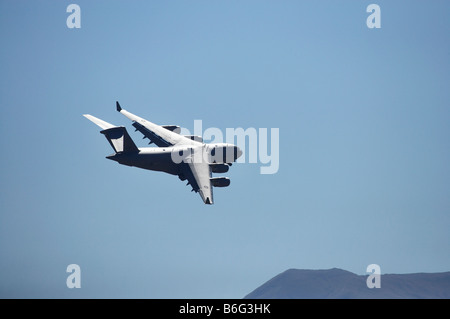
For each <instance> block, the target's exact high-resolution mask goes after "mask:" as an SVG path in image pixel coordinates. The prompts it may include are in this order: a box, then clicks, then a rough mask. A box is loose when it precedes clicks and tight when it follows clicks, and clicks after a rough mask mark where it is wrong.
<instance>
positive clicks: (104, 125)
mask: <svg viewBox="0 0 450 319" xmlns="http://www.w3.org/2000/svg"><path fill="white" fill-rule="evenodd" d="M83 116H84V117H85V118H87V119H88V120H89V121H91V122H93V123H95V124H97V125H98V126H100V127H101V128H102V129H104V130H106V129H109V128H113V127H116V126H115V125H112V124H110V123H108V122H105V121H103V120H100V119H99V118H96V117H95V116H92V115H90V114H83Z"/></svg>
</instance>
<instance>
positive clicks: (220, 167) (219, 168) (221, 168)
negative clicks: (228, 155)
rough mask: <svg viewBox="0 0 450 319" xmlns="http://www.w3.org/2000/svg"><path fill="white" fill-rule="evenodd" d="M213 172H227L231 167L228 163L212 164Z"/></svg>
mask: <svg viewBox="0 0 450 319" xmlns="http://www.w3.org/2000/svg"><path fill="white" fill-rule="evenodd" d="M210 166H211V171H212V172H213V173H226V172H228V170H229V169H230V166H229V165H228V164H210Z"/></svg>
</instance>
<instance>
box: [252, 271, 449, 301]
mask: <svg viewBox="0 0 450 319" xmlns="http://www.w3.org/2000/svg"><path fill="white" fill-rule="evenodd" d="M368 276H369V275H356V274H354V273H351V272H349V271H346V270H342V269H337V268H333V269H328V270H304V269H289V270H286V271H285V272H283V273H281V274H279V275H277V276H275V277H273V278H272V279H270V280H269V281H268V282H266V283H265V284H263V285H261V286H260V287H258V288H256V289H255V290H254V291H252V292H251V293H249V294H248V295H247V296H245V297H244V298H245V299H367V298H373V299H378V298H383V299H413V298H432V299H449V298H450V272H443V273H415V274H381V287H380V288H372V289H370V288H368V287H367V284H366V280H367V278H368Z"/></svg>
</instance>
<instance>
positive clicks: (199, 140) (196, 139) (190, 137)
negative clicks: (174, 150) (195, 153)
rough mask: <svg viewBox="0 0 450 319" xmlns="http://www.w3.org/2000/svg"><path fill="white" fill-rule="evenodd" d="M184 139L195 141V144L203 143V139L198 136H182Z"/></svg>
mask: <svg viewBox="0 0 450 319" xmlns="http://www.w3.org/2000/svg"><path fill="white" fill-rule="evenodd" d="M184 137H187V138H188V139H190V140H193V141H196V142H200V143H203V137H201V136H198V135H184Z"/></svg>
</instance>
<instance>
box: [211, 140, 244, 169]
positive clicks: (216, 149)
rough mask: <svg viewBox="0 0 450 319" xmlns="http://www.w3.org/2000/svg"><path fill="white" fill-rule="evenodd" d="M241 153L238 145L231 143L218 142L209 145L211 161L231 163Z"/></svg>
mask: <svg viewBox="0 0 450 319" xmlns="http://www.w3.org/2000/svg"><path fill="white" fill-rule="evenodd" d="M241 155H242V151H241V150H240V149H239V147H237V146H235V145H233V144H226V143H218V144H212V145H210V146H209V157H210V161H211V163H217V164H225V163H228V164H229V163H233V162H234V161H235V160H236V159H237V158H238V157H240V156H241Z"/></svg>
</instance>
